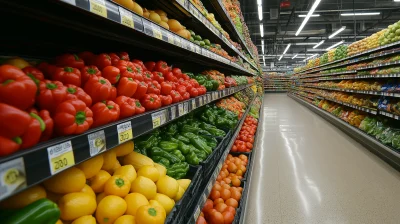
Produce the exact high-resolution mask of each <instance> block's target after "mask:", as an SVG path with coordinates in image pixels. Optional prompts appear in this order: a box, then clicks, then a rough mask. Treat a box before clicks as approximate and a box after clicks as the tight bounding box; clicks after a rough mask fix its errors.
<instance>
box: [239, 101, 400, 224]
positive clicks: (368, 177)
mask: <svg viewBox="0 0 400 224" xmlns="http://www.w3.org/2000/svg"><path fill="white" fill-rule="evenodd" d="M261 113H262V114H263V116H264V120H263V124H261V125H260V126H259V127H260V128H261V130H260V131H261V132H260V136H259V138H260V139H259V141H258V144H257V146H256V147H257V151H256V155H255V156H254V158H255V160H254V167H253V174H252V179H251V180H252V182H251V186H250V192H249V196H248V199H247V203H248V205H247V210H246V220H245V223H246V224H259V223H260V224H261V223H262V224H267V223H290V224H292V223H307V224H308V223H319V224H322V223H335V224H338V223H350V224H356V223H362V224H366V223H379V224H383V223H385V224H386V223H400V212H399V208H400V175H399V173H398V172H397V171H396V170H394V169H393V168H391V167H390V166H389V165H387V164H386V163H385V162H383V161H382V160H381V159H379V158H378V157H376V156H375V155H374V154H372V153H370V152H369V151H368V150H367V149H365V148H364V147H363V146H362V145H360V144H359V143H357V142H356V141H354V140H353V139H352V138H350V137H348V136H347V135H346V134H345V133H343V132H341V131H340V130H339V129H337V128H336V127H335V126H333V125H332V124H330V123H329V122H327V121H325V120H324V119H323V118H321V117H320V116H318V115H316V114H315V113H313V112H312V111H310V110H309V109H307V108H306V107H303V106H302V105H300V104H299V103H297V102H296V101H294V100H293V99H291V98H289V97H288V96H287V95H286V94H266V95H265V97H264V108H262V111H261ZM260 115H261V114H260Z"/></svg>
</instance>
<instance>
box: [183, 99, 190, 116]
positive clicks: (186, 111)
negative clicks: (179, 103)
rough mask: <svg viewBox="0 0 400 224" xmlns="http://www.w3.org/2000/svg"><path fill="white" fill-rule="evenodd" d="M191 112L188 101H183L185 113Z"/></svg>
mask: <svg viewBox="0 0 400 224" xmlns="http://www.w3.org/2000/svg"><path fill="white" fill-rule="evenodd" d="M188 112H189V105H188V102H185V103H183V113H184V114H187V113H188Z"/></svg>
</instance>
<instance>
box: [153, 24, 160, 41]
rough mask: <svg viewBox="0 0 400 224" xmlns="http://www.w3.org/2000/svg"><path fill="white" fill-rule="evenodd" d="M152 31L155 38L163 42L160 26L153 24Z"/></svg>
mask: <svg viewBox="0 0 400 224" xmlns="http://www.w3.org/2000/svg"><path fill="white" fill-rule="evenodd" d="M151 30H152V31H153V37H155V38H157V39H160V40H162V33H161V29H160V27H159V26H157V25H155V24H151Z"/></svg>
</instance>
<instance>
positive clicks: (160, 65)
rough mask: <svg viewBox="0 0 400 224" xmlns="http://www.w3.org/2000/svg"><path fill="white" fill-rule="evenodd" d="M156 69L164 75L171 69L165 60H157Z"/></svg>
mask: <svg viewBox="0 0 400 224" xmlns="http://www.w3.org/2000/svg"><path fill="white" fill-rule="evenodd" d="M154 69H155V70H156V71H158V72H161V73H163V75H166V74H167V73H168V72H169V71H170V67H168V65H167V63H166V62H165V61H157V63H156V65H155V67H154ZM149 70H150V69H149Z"/></svg>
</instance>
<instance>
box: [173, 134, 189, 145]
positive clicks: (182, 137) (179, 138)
mask: <svg viewBox="0 0 400 224" xmlns="http://www.w3.org/2000/svg"><path fill="white" fill-rule="evenodd" d="M175 138H176V139H177V140H179V141H181V142H183V143H185V144H190V140H189V139H188V138H186V137H185V136H183V135H181V134H177V135H175ZM178 147H179V146H178Z"/></svg>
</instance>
